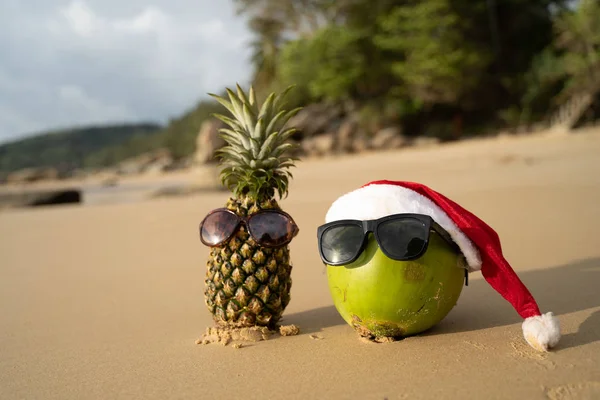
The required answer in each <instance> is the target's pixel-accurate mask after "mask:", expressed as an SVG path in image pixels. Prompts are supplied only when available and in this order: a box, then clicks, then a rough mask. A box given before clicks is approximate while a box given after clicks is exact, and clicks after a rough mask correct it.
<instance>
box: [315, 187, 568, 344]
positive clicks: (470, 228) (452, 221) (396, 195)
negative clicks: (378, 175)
mask: <svg viewBox="0 0 600 400" xmlns="http://www.w3.org/2000/svg"><path fill="white" fill-rule="evenodd" d="M400 213H417V214H425V215H429V216H430V217H431V218H433V220H434V221H436V222H437V223H438V224H439V225H440V226H442V227H443V228H444V229H446V230H447V231H448V233H449V234H450V236H451V237H452V239H453V240H454V241H455V242H456V244H457V245H458V246H459V248H460V249H461V251H462V252H463V254H464V256H465V259H466V261H467V264H468V269H469V272H474V271H481V273H482V275H483V277H484V278H485V280H486V281H487V282H488V284H489V285H490V286H491V287H492V288H494V290H496V291H497V292H498V293H499V294H500V295H501V296H502V297H504V299H506V300H507V301H508V302H509V303H510V304H512V306H513V307H514V309H515V310H516V311H517V313H518V314H519V315H520V316H521V317H522V318H523V319H524V321H523V324H522V329H523V335H524V337H525V340H526V341H527V342H528V343H529V345H531V346H532V347H533V348H535V349H537V350H540V351H547V350H548V349H549V348H551V347H554V346H555V345H556V344H557V343H558V341H559V339H560V327H559V323H558V319H557V318H556V317H555V316H554V315H553V313H552V312H548V313H546V314H541V313H540V310H539V307H538V305H537V303H536V301H535V299H534V298H533V296H532V295H531V293H530V292H529V290H528V289H527V288H526V287H525V285H524V284H523V282H521V280H520V279H519V277H518V276H517V274H516V273H515V271H513V269H512V268H511V266H510V264H509V263H508V262H507V261H506V259H505V258H504V256H503V255H502V247H501V244H500V239H499V237H498V234H497V233H496V232H495V231H494V230H493V229H492V228H491V227H490V226H488V225H487V224H486V223H485V222H483V221H482V220H481V219H479V218H477V217H476V216H475V215H473V214H472V213H471V212H469V211H467V210H465V209H464V208H462V207H461V206H460V205H458V204H457V203H455V202H453V201H452V200H450V199H448V198H447V197H445V196H444V195H442V194H440V193H438V192H436V191H434V190H432V189H430V188H428V187H427V186H425V185H423V184H420V183H415V182H402V181H387V180H381V181H373V182H370V183H367V184H366V185H364V186H362V187H361V188H359V189H356V190H354V191H352V192H350V193H347V194H345V195H343V196H341V197H339V198H338V199H337V200H335V201H334V202H333V204H332V205H331V206H330V208H329V210H328V212H327V214H326V216H325V220H326V221H325V222H331V221H337V220H341V219H360V220H368V219H377V218H381V217H384V216H387V215H391V214H400Z"/></svg>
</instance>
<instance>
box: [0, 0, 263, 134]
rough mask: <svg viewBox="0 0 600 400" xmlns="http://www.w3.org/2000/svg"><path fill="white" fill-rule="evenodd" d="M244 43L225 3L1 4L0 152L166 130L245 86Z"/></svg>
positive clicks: (89, 0) (82, 0) (92, 0)
mask: <svg viewBox="0 0 600 400" xmlns="http://www.w3.org/2000/svg"><path fill="white" fill-rule="evenodd" d="M250 39H251V38H250V34H249V32H248V30H247V29H246V26H245V21H244V20H243V18H242V17H238V16H236V15H235V13H234V9H233V6H232V2H231V0H218V1H217V0H153V1H148V0H127V1H123V0H64V1H63V0H1V1H0V142H6V141H10V140H14V139H17V138H20V137H24V136H28V135H31V134H34V133H37V132H39V131H44V130H50V129H60V128H66V127H69V126H74V125H88V124H102V123H115V122H116V123H120V122H128V123H129V122H142V121H143V122H145V121H149V122H158V123H162V124H166V123H167V122H168V120H169V119H170V118H175V117H178V116H180V115H181V114H183V113H184V112H186V111H187V110H189V109H191V108H192V107H194V106H195V105H196V103H197V102H198V101H199V100H201V99H204V98H207V96H206V93H207V92H218V91H220V90H222V89H223V88H224V87H225V86H231V85H235V83H236V82H239V83H240V84H242V85H245V84H246V83H247V81H248V79H249V77H250V73H251V66H249V64H248V59H249V53H250V52H249V50H248V43H249V41H250Z"/></svg>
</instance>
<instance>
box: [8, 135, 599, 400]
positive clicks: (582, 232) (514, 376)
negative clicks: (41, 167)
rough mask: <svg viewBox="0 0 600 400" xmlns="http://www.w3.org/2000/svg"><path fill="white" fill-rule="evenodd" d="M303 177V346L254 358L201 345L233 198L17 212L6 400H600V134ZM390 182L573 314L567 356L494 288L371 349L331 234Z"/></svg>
mask: <svg viewBox="0 0 600 400" xmlns="http://www.w3.org/2000/svg"><path fill="white" fill-rule="evenodd" d="M295 178H296V179H295V180H294V182H293V184H292V186H291V189H290V196H289V197H288V198H287V199H285V200H284V201H282V202H281V204H282V206H283V207H284V209H285V210H287V211H288V212H290V213H291V214H292V215H293V216H294V217H295V219H296V221H297V222H298V224H299V226H300V234H299V235H298V237H296V238H295V239H294V241H293V242H292V244H291V255H292V261H293V265H294V270H293V287H292V300H291V303H290V305H289V306H288V308H287V310H286V312H285V314H284V319H283V320H282V321H281V323H282V324H283V325H292V324H294V325H297V326H299V327H300V332H299V333H298V334H297V335H291V336H285V337H283V336H280V335H273V336H271V337H270V338H269V340H261V341H258V342H253V343H252V342H251V343H244V344H243V345H242V346H241V347H239V346H235V347H234V346H222V345H214V344H211V345H201V344H196V341H197V340H198V339H199V338H200V337H201V336H202V334H203V333H204V332H205V331H206V328H207V327H209V326H212V320H211V317H210V315H209V313H208V311H207V309H206V307H205V306H204V304H203V294H202V292H203V279H204V273H205V263H206V258H207V256H208V249H207V248H205V247H203V246H202V245H201V243H200V241H199V239H198V234H197V226H198V223H199V221H200V220H201V219H202V217H203V216H204V215H205V214H206V213H207V212H208V211H209V210H211V209H212V208H215V207H219V206H221V205H222V204H223V203H224V202H225V200H226V196H227V194H226V193H222V192H221V193H219V192H217V193H203V194H198V195H193V196H188V197H174V198H161V199H149V200H143V201H136V202H127V203H124V204H90V205H86V206H57V207H52V208H39V209H29V210H10V211H6V212H2V213H0V238H1V240H0V304H1V306H2V308H1V312H0V398H1V399H38V398H39V399H124V398H136V399H171V398H195V399H259V398H260V399H283V398H285V399H313V398H315V399H316V398H318V399H380V400H382V399H390V400H391V399H461V400H464V399H483V398H485V399H507V398H510V399H546V398H550V399H598V398H600V294H599V293H600V291H599V289H598V287H599V285H600V239H598V234H597V227H598V226H600V206H599V204H600V132H598V131H597V130H596V131H590V132H581V133H577V134H573V135H546V134H544V135H535V136H530V137H519V138H510V137H504V138H497V139H486V140H477V141H471V142H463V143H456V144H452V145H446V146H443V147H432V148H425V149H408V150H402V151H393V152H386V153H379V154H365V155H360V156H344V157H337V158H330V159H327V160H307V161H305V162H302V163H301V164H299V166H298V168H297V169H296V171H295ZM189 179H191V180H192V179H193V174H192V175H190V177H189ZM374 179H404V180H415V181H419V182H422V183H425V184H428V185H430V186H431V187H433V188H435V189H437V190H439V191H442V192H443V193H444V194H446V195H447V196H449V197H451V198H453V199H454V200H455V201H457V202H459V203H461V204H462V205H463V206H464V207H466V208H467V209H470V210H471V211H473V212H474V213H475V214H477V215H478V216H479V217H481V218H482V219H484V220H485V221H486V222H488V223H489V224H490V225H491V226H492V227H494V229H496V231H497V232H498V233H499V235H500V237H501V239H502V244H503V249H504V252H505V256H506V257H507V259H508V260H509V261H510V262H511V264H512V265H513V267H514V269H515V270H516V271H517V273H518V274H519V276H520V277H521V279H522V280H523V281H524V283H525V284H526V285H527V286H528V287H529V289H530V290H531V292H532V293H533V294H534V296H535V297H536V299H537V301H538V303H539V305H540V307H541V309H542V311H543V312H546V311H553V312H554V313H555V314H556V315H558V317H559V319H560V323H561V328H562V332H563V337H562V339H561V342H560V344H559V346H558V347H557V348H555V349H553V350H552V351H551V352H549V353H539V352H536V351H535V350H533V349H532V348H531V347H529V346H528V345H527V343H526V342H525V341H524V339H523V337H522V333H521V325H520V324H521V320H520V317H519V316H518V315H517V313H516V312H515V311H514V310H513V309H512V307H511V306H510V304H509V303H507V302H506V301H504V300H503V299H502V298H501V297H500V296H499V295H498V294H497V293H496V292H494V291H493V289H492V288H491V287H490V286H489V285H488V284H487V283H486V282H485V281H484V280H483V279H482V278H481V274H480V273H474V274H471V277H470V284H469V286H468V287H465V288H464V289H463V293H462V294H461V297H460V299H459V301H458V304H457V305H456V307H455V308H454V309H453V310H452V311H451V312H450V314H449V315H448V316H447V317H446V319H444V320H443V321H442V322H441V323H440V324H439V325H438V326H436V327H435V328H433V329H432V330H431V331H429V332H426V333H424V334H422V335H419V336H416V337H412V338H408V339H405V340H401V341H396V342H391V343H365V342H363V341H361V340H359V338H358V336H357V334H356V333H355V332H354V331H353V330H352V328H351V327H350V326H349V325H347V324H346V323H345V322H344V321H343V320H342V319H341V318H340V317H339V315H338V314H337V312H336V310H335V308H334V307H333V306H332V304H333V303H332V300H331V297H330V295H329V292H328V288H327V281H326V275H325V269H324V266H323V265H322V264H321V262H320V259H319V257H318V253H317V248H316V228H317V226H318V225H319V224H321V223H322V222H323V218H324V215H325V212H326V211H327V208H328V206H329V204H330V203H331V202H332V201H333V200H334V199H335V198H336V197H337V196H339V195H341V194H343V193H344V192H346V191H348V190H352V189H354V188H357V187H359V186H360V185H362V184H364V183H366V182H367V181H370V180H374Z"/></svg>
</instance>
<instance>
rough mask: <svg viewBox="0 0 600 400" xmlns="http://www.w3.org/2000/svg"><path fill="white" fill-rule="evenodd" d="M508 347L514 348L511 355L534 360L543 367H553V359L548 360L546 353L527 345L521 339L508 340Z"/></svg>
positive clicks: (554, 366) (554, 364)
mask: <svg viewBox="0 0 600 400" xmlns="http://www.w3.org/2000/svg"><path fill="white" fill-rule="evenodd" d="M510 347H512V349H513V350H514V353H513V355H515V356H518V357H522V358H527V359H530V360H532V361H535V362H536V364H537V365H538V366H540V367H542V368H545V369H555V368H556V363H554V361H551V360H548V353H541V352H538V351H536V350H534V349H532V348H531V346H529V344H527V343H524V342H523V341H522V340H521V339H515V340H513V341H511V342H510Z"/></svg>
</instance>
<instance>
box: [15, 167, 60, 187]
mask: <svg viewBox="0 0 600 400" xmlns="http://www.w3.org/2000/svg"><path fill="white" fill-rule="evenodd" d="M57 178H58V171H57V170H56V168H25V169H21V170H19V171H15V172H12V173H10V174H8V175H7V176H6V179H5V180H6V183H13V184H14V183H17V184H21V183H30V182H39V181H45V180H55V179H57Z"/></svg>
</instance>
